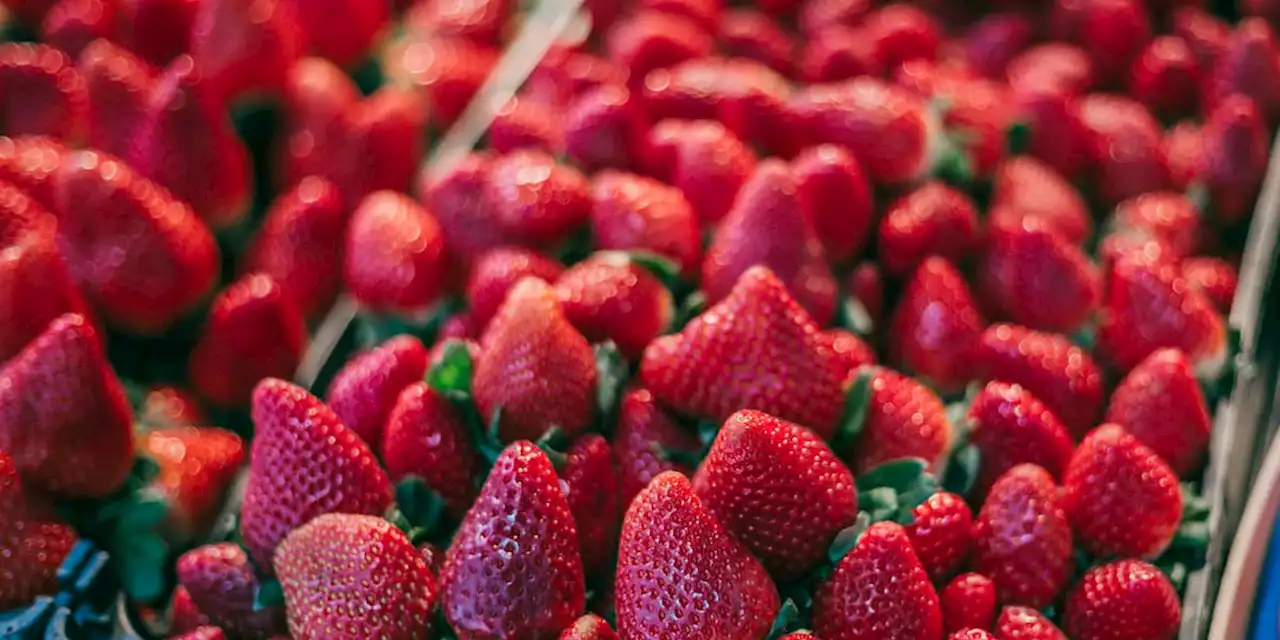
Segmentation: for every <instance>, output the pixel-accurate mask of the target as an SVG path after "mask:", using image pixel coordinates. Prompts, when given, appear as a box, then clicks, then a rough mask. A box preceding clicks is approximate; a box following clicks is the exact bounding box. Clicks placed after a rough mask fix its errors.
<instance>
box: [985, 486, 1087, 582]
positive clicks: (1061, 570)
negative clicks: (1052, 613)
mask: <svg viewBox="0 0 1280 640" xmlns="http://www.w3.org/2000/svg"><path fill="white" fill-rule="evenodd" d="M973 537H974V563H973V564H974V568H975V570H977V571H978V572H979V573H982V574H983V575H986V576H990V577H991V579H992V580H993V581H994V582H995V584H996V591H997V592H998V594H999V599H1000V601H1001V602H1005V603H1009V604H1024V605H1027V606H1031V607H1044V606H1046V605H1048V604H1050V603H1052V602H1053V601H1054V599H1055V598H1057V596H1058V594H1059V593H1061V592H1062V590H1063V588H1064V587H1066V585H1067V582H1068V581H1069V580H1070V579H1071V574H1072V571H1074V569H1075V556H1074V555H1073V554H1074V549H1073V547H1072V546H1071V539H1072V538H1071V523H1070V522H1069V521H1068V519H1067V514H1066V512H1065V511H1064V508H1063V502H1062V501H1061V499H1060V498H1059V493H1058V486H1057V485H1056V484H1054V480H1053V476H1051V475H1050V474H1049V472H1047V471H1045V470H1044V469H1043V468H1041V467H1039V466H1037V465H1034V464H1020V465H1018V466H1015V467H1013V468H1012V469H1010V470H1009V471H1008V472H1006V473H1005V474H1004V475H1002V476H1000V479H999V480H997V481H996V482H995V484H994V485H992V487H991V491H990V493H988V494H987V498H986V501H985V502H984V503H983V505H982V510H981V511H980V512H979V513H978V519H977V521H976V522H975V524H974V528H973Z"/></svg>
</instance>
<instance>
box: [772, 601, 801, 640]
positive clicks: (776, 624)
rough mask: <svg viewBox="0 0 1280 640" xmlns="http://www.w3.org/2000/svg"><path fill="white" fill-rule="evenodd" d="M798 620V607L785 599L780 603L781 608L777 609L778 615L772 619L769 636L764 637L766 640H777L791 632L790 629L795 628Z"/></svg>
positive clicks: (793, 602)
mask: <svg viewBox="0 0 1280 640" xmlns="http://www.w3.org/2000/svg"><path fill="white" fill-rule="evenodd" d="M799 619H800V607H797V606H796V601H795V600H792V599H791V598H787V599H786V600H784V601H783V602H782V606H781V607H778V615H776V616H774V618H773V626H772V627H770V628H769V635H767V636H765V639H766V640H777V639H778V638H781V637H782V636H784V635H786V634H788V633H790V632H791V631H792V629H791V627H793V626H795V624H796V622H797V621H798V620H799Z"/></svg>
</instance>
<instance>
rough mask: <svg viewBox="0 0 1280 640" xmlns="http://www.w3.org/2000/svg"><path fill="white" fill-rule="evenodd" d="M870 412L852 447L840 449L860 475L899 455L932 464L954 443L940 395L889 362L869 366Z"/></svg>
mask: <svg viewBox="0 0 1280 640" xmlns="http://www.w3.org/2000/svg"><path fill="white" fill-rule="evenodd" d="M859 375H860V376H867V380H866V384H867V386H868V389H869V393H868V396H867V409H866V417H865V418H864V422H863V424H862V425H861V429H860V430H859V432H858V434H857V438H856V439H855V440H854V442H853V445H852V447H851V450H850V451H840V454H841V455H842V456H844V457H845V459H847V460H849V461H850V467H851V468H852V469H853V472H854V473H856V474H861V473H865V472H866V471H869V470H871V469H873V468H875V467H877V466H879V465H881V464H883V463H885V462H889V461H890V460H897V459H899V458H921V459H923V460H925V461H926V462H928V463H929V465H930V466H931V467H932V466H934V465H936V464H937V463H938V462H939V460H940V459H941V458H942V454H943V453H944V452H945V451H946V450H947V447H949V446H950V444H951V421H950V420H949V419H948V418H947V412H946V407H945V406H944V405H943V404H942V400H940V399H938V396H937V394H935V393H934V392H933V391H931V390H930V389H929V388H928V387H926V386H924V385H923V384H921V383H920V382H917V381H916V380H914V379H912V378H908V377H906V376H904V375H902V374H900V373H898V372H896V371H893V370H891V369H887V368H884V367H867V368H864V369H863V370H862V371H861V372H859Z"/></svg>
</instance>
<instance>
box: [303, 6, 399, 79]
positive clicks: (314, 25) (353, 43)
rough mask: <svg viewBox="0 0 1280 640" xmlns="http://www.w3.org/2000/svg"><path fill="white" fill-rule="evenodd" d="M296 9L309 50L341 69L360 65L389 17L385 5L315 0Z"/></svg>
mask: <svg viewBox="0 0 1280 640" xmlns="http://www.w3.org/2000/svg"><path fill="white" fill-rule="evenodd" d="M294 6H295V10H296V12H297V16H298V20H299V24H300V26H301V27H302V32H303V34H304V35H303V39H304V40H305V41H306V43H307V45H308V46H309V47H310V49H311V50H312V51H314V52H315V53H316V55H321V56H324V57H326V58H328V59H330V60H333V61H334V62H335V63H337V64H338V65H339V66H342V67H352V66H355V65H356V64H358V63H360V62H361V60H362V59H363V57H364V56H365V55H366V53H367V52H368V51H369V49H370V48H371V47H372V45H373V44H374V41H375V40H376V39H377V37H378V35H379V32H380V31H382V29H383V27H384V26H386V23H387V21H388V19H389V18H390V15H389V13H390V12H389V10H388V8H387V4H386V3H385V2H363V1H362V0H322V1H320V2H317V1H315V0H312V1H310V2H296V3H295V4H294Z"/></svg>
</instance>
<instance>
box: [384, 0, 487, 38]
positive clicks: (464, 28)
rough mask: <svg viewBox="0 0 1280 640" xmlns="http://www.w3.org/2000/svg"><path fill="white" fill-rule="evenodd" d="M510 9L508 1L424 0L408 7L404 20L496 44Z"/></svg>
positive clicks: (407, 23)
mask: <svg viewBox="0 0 1280 640" xmlns="http://www.w3.org/2000/svg"><path fill="white" fill-rule="evenodd" d="M510 12H511V2H510V1H509V0H470V1H468V2H453V1H451V0H425V1H422V2H416V3H413V4H412V6H410V7H408V9H407V10H406V11H405V15H404V20H405V24H406V26H409V27H410V28H417V29H423V30H429V31H432V32H435V33H443V34H447V35H450V36H456V37H460V38H466V39H469V40H474V41H476V42H482V43H489V44H497V41H498V38H499V36H501V35H502V31H503V28H504V27H505V26H506V21H507V19H508V18H510V17H511V15H510Z"/></svg>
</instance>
